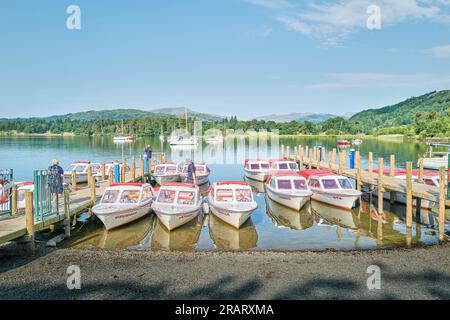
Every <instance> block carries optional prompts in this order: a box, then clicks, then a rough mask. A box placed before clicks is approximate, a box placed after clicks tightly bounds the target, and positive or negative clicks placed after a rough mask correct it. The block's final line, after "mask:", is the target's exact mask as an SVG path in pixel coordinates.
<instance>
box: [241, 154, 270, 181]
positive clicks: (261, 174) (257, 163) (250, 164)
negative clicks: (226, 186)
mask: <svg viewBox="0 0 450 320" xmlns="http://www.w3.org/2000/svg"><path fill="white" fill-rule="evenodd" d="M269 172H270V164H269V161H267V160H258V159H256V160H250V159H247V160H245V163H244V174H245V176H246V177H247V178H249V179H253V180H256V181H261V182H265V181H266V178H267V175H268V174H269Z"/></svg>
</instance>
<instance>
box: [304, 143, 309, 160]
mask: <svg viewBox="0 0 450 320" xmlns="http://www.w3.org/2000/svg"><path fill="white" fill-rule="evenodd" d="M308 155H309V146H306V147H305V157H306V158H308Z"/></svg>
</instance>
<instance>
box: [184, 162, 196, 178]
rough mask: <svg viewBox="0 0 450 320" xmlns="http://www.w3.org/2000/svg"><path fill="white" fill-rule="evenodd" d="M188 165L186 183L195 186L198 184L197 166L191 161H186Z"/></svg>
mask: <svg viewBox="0 0 450 320" xmlns="http://www.w3.org/2000/svg"><path fill="white" fill-rule="evenodd" d="M186 163H187V164H188V170H187V180H186V182H187V183H193V184H195V183H197V177H196V171H195V164H194V162H193V161H192V160H191V159H188V160H186Z"/></svg>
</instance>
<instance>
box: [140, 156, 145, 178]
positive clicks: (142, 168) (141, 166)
mask: <svg viewBox="0 0 450 320" xmlns="http://www.w3.org/2000/svg"><path fill="white" fill-rule="evenodd" d="M139 172H140V173H139V175H140V176H141V180H142V183H144V181H145V171H144V159H143V158H142V156H140V157H139Z"/></svg>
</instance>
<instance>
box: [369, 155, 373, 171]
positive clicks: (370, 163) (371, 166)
mask: <svg viewBox="0 0 450 320" xmlns="http://www.w3.org/2000/svg"><path fill="white" fill-rule="evenodd" d="M372 173H373V152H369V174H370V175H372Z"/></svg>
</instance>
